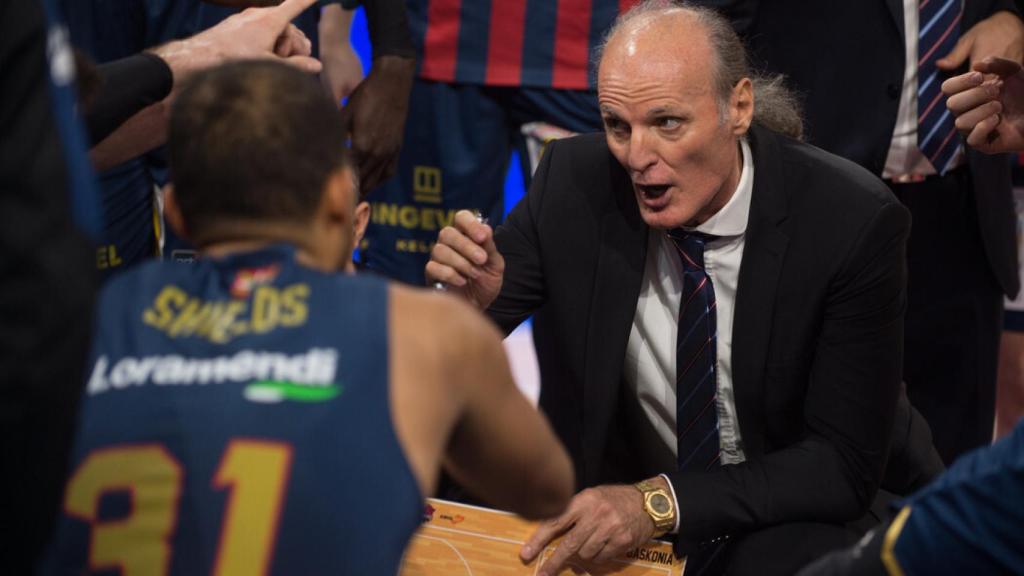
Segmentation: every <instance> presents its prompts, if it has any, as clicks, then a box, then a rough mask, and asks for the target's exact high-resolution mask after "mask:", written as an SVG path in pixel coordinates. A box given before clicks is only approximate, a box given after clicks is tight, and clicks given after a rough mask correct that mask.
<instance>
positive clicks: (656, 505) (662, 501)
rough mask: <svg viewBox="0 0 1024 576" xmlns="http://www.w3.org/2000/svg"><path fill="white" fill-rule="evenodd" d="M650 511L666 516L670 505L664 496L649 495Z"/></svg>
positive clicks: (670, 507)
mask: <svg viewBox="0 0 1024 576" xmlns="http://www.w3.org/2000/svg"><path fill="white" fill-rule="evenodd" d="M650 503H651V509H652V510H654V511H655V512H657V513H658V514H668V513H669V511H670V510H671V509H672V505H671V504H669V501H668V498H666V497H665V495H664V494H653V495H651V500H650Z"/></svg>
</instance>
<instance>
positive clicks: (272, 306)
mask: <svg viewBox="0 0 1024 576" xmlns="http://www.w3.org/2000/svg"><path fill="white" fill-rule="evenodd" d="M280 312H281V303H280V296H279V295H278V293H277V290H275V289H274V287H273V286H259V287H257V288H256V291H255V292H254V293H253V297H252V319H251V322H252V331H253V332H256V333H257V334H262V333H265V332H270V331H271V330H273V329H274V328H275V327H276V326H277V323H278V319H279V317H280Z"/></svg>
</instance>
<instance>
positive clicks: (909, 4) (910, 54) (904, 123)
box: [882, 0, 963, 178]
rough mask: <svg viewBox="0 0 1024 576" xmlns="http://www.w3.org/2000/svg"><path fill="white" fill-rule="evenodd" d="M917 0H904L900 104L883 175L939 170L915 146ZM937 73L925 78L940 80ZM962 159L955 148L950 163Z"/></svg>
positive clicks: (926, 174) (931, 172)
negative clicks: (954, 153) (954, 154)
mask: <svg viewBox="0 0 1024 576" xmlns="http://www.w3.org/2000/svg"><path fill="white" fill-rule="evenodd" d="M917 3H918V0H903V45H904V48H905V50H906V52H905V54H904V67H903V90H902V91H901V92H900V106H899V111H898V112H897V114H896V127H895V128H894V129H893V134H892V143H891V144H890V145H889V155H888V156H886V159H885V170H883V171H882V178H899V177H900V176H907V175H918V176H928V175H931V174H938V170H936V169H935V167H933V166H932V163H931V162H929V161H928V158H926V157H925V155H924V154H923V153H921V150H920V149H919V148H918V147H917V92H918V85H917V44H918V34H919V26H920V23H919V22H918V9H917ZM942 80H943V79H942V77H941V76H939V75H938V74H937V73H936V74H935V75H934V76H933V77H932V78H929V79H927V80H926V81H927V82H938V83H940V84H941V83H942ZM962 163H963V148H961V149H960V152H957V155H956V157H954V159H953V163H952V166H954V167H955V166H959V165H960V164H962Z"/></svg>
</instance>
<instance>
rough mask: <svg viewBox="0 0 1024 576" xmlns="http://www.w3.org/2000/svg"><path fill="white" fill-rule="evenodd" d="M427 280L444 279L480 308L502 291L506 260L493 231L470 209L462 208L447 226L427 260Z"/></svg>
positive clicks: (486, 305) (454, 290)
mask: <svg viewBox="0 0 1024 576" xmlns="http://www.w3.org/2000/svg"><path fill="white" fill-rule="evenodd" d="M426 273H427V280H428V281H430V282H444V283H445V284H447V285H448V287H449V290H451V291H452V292H457V293H459V294H462V295H463V296H464V297H465V298H466V299H467V300H469V301H470V302H472V303H473V305H475V306H476V307H477V308H480V309H481V310H482V309H484V308H487V307H488V306H490V304H491V302H493V301H494V299H495V298H497V297H498V292H499V291H501V282H502V276H503V275H504V274H505V259H504V258H503V257H502V256H501V254H500V253H499V252H498V248H497V247H496V246H495V245H494V230H492V229H491V227H490V226H488V225H487V224H483V223H481V222H480V221H479V220H478V219H477V217H476V215H474V214H473V213H472V212H470V211H469V210H459V211H458V212H457V213H456V214H455V220H454V221H453V223H452V226H445V227H444V228H443V229H442V230H441V233H440V234H438V236H437V243H436V244H434V249H433V250H432V251H431V253H430V262H427V268H426Z"/></svg>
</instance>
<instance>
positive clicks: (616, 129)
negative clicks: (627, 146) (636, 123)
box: [604, 117, 629, 136]
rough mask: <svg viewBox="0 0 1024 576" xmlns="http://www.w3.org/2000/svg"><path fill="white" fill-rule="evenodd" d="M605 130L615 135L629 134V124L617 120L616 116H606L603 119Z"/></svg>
mask: <svg viewBox="0 0 1024 576" xmlns="http://www.w3.org/2000/svg"><path fill="white" fill-rule="evenodd" d="M604 127H605V130H607V131H608V132H611V133H612V134H614V135H616V136H624V135H626V134H629V125H628V124H626V123H625V122H623V121H622V120H619V119H618V118H610V117H606V118H605V119H604Z"/></svg>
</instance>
